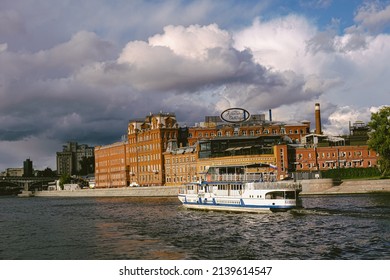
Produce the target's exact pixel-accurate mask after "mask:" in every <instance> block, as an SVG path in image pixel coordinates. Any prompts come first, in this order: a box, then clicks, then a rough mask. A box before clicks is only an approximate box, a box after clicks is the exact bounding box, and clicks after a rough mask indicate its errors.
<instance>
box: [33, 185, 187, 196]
mask: <svg viewBox="0 0 390 280" xmlns="http://www.w3.org/2000/svg"><path fill="white" fill-rule="evenodd" d="M179 189H180V187H179V186H177V187H165V186H157V187H124V188H110V189H81V190H73V191H38V192H34V196H38V197H126V196H130V197H131V196H133V197H176V196H177V194H178V193H179Z"/></svg>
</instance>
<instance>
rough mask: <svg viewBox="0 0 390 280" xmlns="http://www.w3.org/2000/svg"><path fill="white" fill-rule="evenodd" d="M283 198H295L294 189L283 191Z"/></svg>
mask: <svg viewBox="0 0 390 280" xmlns="http://www.w3.org/2000/svg"><path fill="white" fill-rule="evenodd" d="M285 198H286V199H295V192H294V191H288V192H285Z"/></svg>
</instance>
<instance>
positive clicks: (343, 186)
mask: <svg viewBox="0 0 390 280" xmlns="http://www.w3.org/2000/svg"><path fill="white" fill-rule="evenodd" d="M301 183H302V193H301V194H302V195H332V194H333V195H335V194H361V193H378V192H390V180H345V181H337V180H333V179H313V180H302V181H301ZM179 190H180V187H178V186H176V187H165V186H163V187H162V186H157V187H127V188H112V189H82V190H73V191H38V192H35V193H33V194H29V195H28V196H38V197H176V196H177V194H178V193H179ZM26 196H27V195H26Z"/></svg>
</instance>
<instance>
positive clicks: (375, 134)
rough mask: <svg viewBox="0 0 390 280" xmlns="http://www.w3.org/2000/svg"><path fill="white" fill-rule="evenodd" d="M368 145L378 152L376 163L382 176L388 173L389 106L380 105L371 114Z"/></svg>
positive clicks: (389, 159)
mask: <svg viewBox="0 0 390 280" xmlns="http://www.w3.org/2000/svg"><path fill="white" fill-rule="evenodd" d="M368 126H369V127H370V128H371V132H370V134H369V136H370V138H369V139H368V147H369V148H370V149H373V150H374V151H376V152H377V153H378V154H379V159H378V164H379V169H380V171H381V173H382V176H386V175H388V174H389V173H390V107H389V106H385V107H382V108H381V109H380V110H379V111H378V112H377V113H372V114H371V121H370V122H369V123H368Z"/></svg>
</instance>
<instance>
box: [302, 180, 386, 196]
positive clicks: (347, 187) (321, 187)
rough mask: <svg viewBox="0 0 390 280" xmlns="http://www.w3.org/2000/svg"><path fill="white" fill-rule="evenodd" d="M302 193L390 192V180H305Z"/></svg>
mask: <svg viewBox="0 0 390 280" xmlns="http://www.w3.org/2000/svg"><path fill="white" fill-rule="evenodd" d="M301 183H302V193H301V194H302V195H313V194H329V195H330V194H362V193H380V192H390V180H343V181H340V180H334V179H313V180H303V181H302V182H301Z"/></svg>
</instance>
